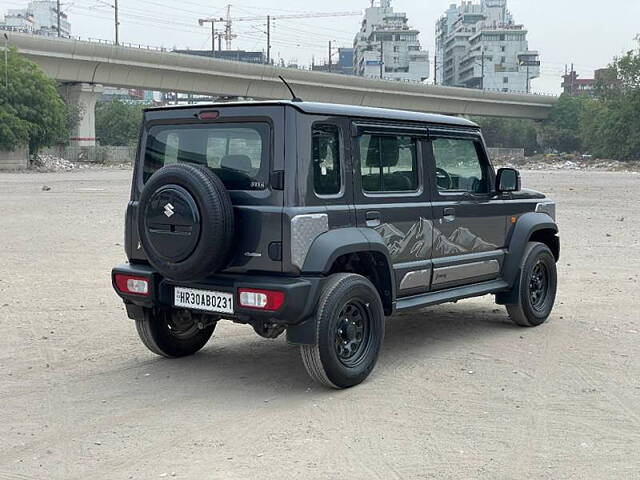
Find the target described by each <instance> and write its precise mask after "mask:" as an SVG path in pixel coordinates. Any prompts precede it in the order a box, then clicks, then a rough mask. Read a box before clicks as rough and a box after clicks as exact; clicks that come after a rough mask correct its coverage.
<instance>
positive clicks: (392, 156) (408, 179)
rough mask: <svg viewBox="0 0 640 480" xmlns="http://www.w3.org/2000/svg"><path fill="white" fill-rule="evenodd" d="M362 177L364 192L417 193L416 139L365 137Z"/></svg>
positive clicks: (361, 162)
mask: <svg viewBox="0 0 640 480" xmlns="http://www.w3.org/2000/svg"><path fill="white" fill-rule="evenodd" d="M360 175H361V178H362V189H363V190H364V191H365V192H370V193H376V192H415V191H417V190H418V159H417V153H416V140H415V139H414V138H412V137H408V136H392V135H369V134H365V135H362V136H361V137H360Z"/></svg>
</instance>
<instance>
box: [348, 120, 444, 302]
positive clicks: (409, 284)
mask: <svg viewBox="0 0 640 480" xmlns="http://www.w3.org/2000/svg"><path fill="white" fill-rule="evenodd" d="M352 131H353V138H352V158H353V167H354V168H353V171H354V177H353V185H354V199H355V209H356V222H357V225H358V226H359V227H366V228H371V229H373V230H375V231H376V232H377V233H378V234H379V235H380V236H381V237H382V239H383V240H384V243H385V245H386V246H387V248H388V249H389V254H390V257H391V261H392V263H393V270H394V275H395V282H396V291H397V296H398V297H403V296H409V295H414V294H419V293H423V292H426V291H427V290H428V289H429V286H430V278H431V244H432V237H433V233H432V226H433V211H432V207H431V203H430V199H429V185H428V180H427V177H426V169H425V160H426V158H427V157H426V156H425V152H426V148H427V143H426V141H427V137H428V132H427V129H426V128H419V127H409V126H403V125H394V124H387V125H368V124H366V123H361V122H355V123H354V124H353V127H352Z"/></svg>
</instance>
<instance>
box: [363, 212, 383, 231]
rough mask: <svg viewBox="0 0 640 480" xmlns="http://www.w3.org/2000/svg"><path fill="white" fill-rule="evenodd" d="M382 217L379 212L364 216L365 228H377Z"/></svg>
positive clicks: (368, 213)
mask: <svg viewBox="0 0 640 480" xmlns="http://www.w3.org/2000/svg"><path fill="white" fill-rule="evenodd" d="M381 218H382V216H381V215H380V212H377V211H370V212H367V213H366V214H365V220H366V221H367V227H377V226H379V225H380V219H381Z"/></svg>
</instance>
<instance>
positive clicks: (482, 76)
mask: <svg viewBox="0 0 640 480" xmlns="http://www.w3.org/2000/svg"><path fill="white" fill-rule="evenodd" d="M480 77H481V78H480V90H484V47H483V49H482V73H481V75H480Z"/></svg>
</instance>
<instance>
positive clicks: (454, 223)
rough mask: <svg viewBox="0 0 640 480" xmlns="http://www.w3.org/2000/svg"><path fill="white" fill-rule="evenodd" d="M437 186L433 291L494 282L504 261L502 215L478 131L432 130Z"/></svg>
mask: <svg viewBox="0 0 640 480" xmlns="http://www.w3.org/2000/svg"><path fill="white" fill-rule="evenodd" d="M429 133H430V141H429V146H428V155H429V156H430V157H431V161H430V162H429V170H430V171H429V175H430V177H431V179H432V180H433V182H434V183H435V188H434V189H433V195H432V202H433V209H434V216H435V224H434V242H433V267H434V271H433V280H432V289H433V290H438V289H443V288H448V287H454V286H458V285H464V284H469V283H476V282H481V281H485V280H491V279H495V278H497V277H498V276H499V272H500V269H501V265H502V260H503V257H504V248H505V244H506V221H507V218H506V213H505V205H504V201H503V200H502V199H501V197H500V196H499V195H497V194H496V193H495V191H494V184H495V174H494V171H493V168H492V166H491V164H490V162H489V159H488V157H487V155H486V152H485V148H484V145H483V142H482V137H481V136H480V133H479V132H477V131H473V130H469V131H465V130H454V129H451V130H448V129H445V128H432V129H430V132H429Z"/></svg>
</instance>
